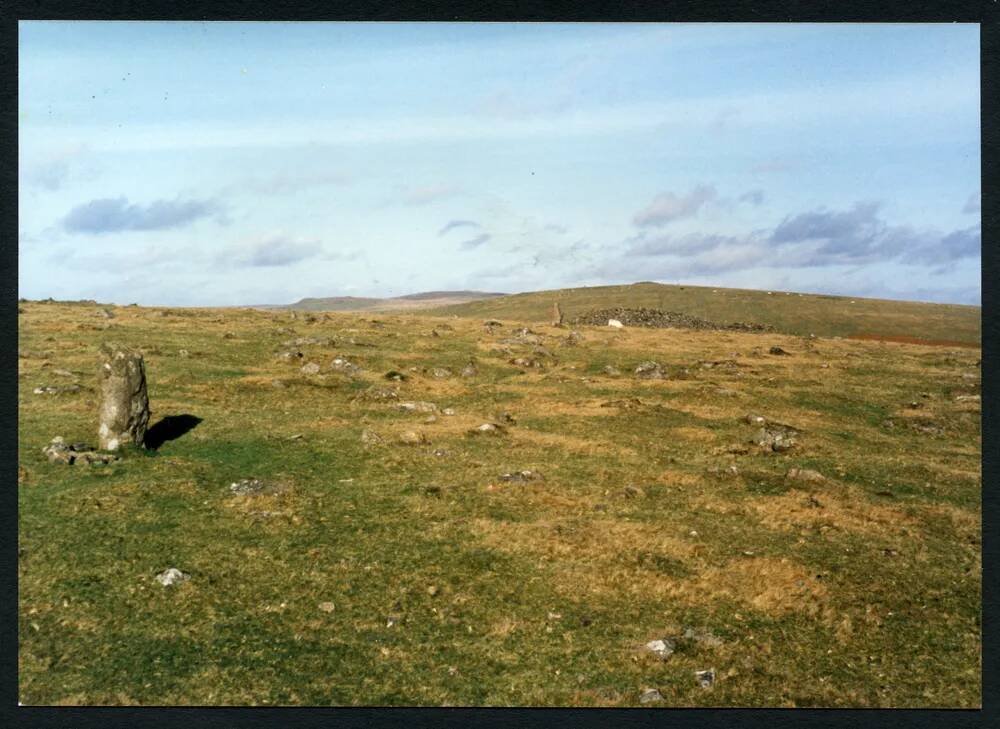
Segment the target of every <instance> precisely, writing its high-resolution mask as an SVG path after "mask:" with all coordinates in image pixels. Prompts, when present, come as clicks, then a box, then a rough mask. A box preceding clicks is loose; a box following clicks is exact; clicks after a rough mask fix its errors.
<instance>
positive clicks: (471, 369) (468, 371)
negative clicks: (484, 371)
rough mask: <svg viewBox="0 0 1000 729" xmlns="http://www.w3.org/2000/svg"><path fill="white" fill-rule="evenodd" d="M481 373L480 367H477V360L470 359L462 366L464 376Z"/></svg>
mask: <svg viewBox="0 0 1000 729" xmlns="http://www.w3.org/2000/svg"><path fill="white" fill-rule="evenodd" d="M478 374H479V369H478V368H477V367H476V360H475V359H470V360H469V363H468V364H467V365H465V367H463V368H462V377H475V376H476V375H478Z"/></svg>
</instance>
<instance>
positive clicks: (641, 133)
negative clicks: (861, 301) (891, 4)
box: [18, 21, 981, 305]
mask: <svg viewBox="0 0 1000 729" xmlns="http://www.w3.org/2000/svg"><path fill="white" fill-rule="evenodd" d="M18 113H19V150H20V160H19V254H20V264H19V265H20V272H19V289H20V295H21V296H24V297H28V298H45V297H48V296H52V297H54V298H59V299H66V298H69V299H78V298H93V299H97V300H99V301H106V302H116V303H123V304H124V303H131V302H137V303H140V304H156V305H231V304H235V305H238V304H262V303H288V302H291V301H295V300H297V299H299V298H301V297H304V296H337V295H376V296H394V295H401V294H407V293H413V292H417V291H426V290H436V289H480V290H489V291H504V292H516V291H528V290H537V289H546V288H562V287H568V286H586V285H600V284H609V283H631V282H634V281H642V280H655V281H662V282H665V283H688V284H701V285H713V286H736V287H744V288H760V289H777V290H792V291H812V292H824V293H835V294H846V295H851V296H873V297H885V298H900V299H916V300H925V301H942V302H952V303H971V304H978V303H979V302H980V246H981V243H980V241H981V224H980V211H979V195H980V149H979V146H980V141H979V138H980V130H979V29H978V26H976V25H962V24H941V25H921V24H910V25H890V24H885V25H883V24H870V25H852V24H836V25H824V24H817V25H813V24H785V25H772V24H760V25H756V24H755V25H735V24H635V25H632V24H601V23H595V24H532V23H494V24H466V23H461V24H460V23H423V24H414V23H186V22H184V23H181V22H169V23H156V22H114V23H112V22H37V21H32V22H21V23H20V26H19V108H18Z"/></svg>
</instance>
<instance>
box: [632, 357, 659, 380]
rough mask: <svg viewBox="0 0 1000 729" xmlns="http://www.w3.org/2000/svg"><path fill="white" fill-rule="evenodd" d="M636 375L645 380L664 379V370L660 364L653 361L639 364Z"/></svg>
mask: <svg viewBox="0 0 1000 729" xmlns="http://www.w3.org/2000/svg"><path fill="white" fill-rule="evenodd" d="M635 374H636V376H637V377H639V378H640V379H643V380H662V379H663V369H662V368H661V367H660V363H659V362H654V361H653V360H648V361H646V362H641V363H639V365H638V366H637V367H636V368H635Z"/></svg>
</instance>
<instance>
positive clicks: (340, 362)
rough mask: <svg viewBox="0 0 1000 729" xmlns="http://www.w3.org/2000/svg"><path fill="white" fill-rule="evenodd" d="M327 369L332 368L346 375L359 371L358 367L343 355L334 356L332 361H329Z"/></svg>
mask: <svg viewBox="0 0 1000 729" xmlns="http://www.w3.org/2000/svg"><path fill="white" fill-rule="evenodd" d="M329 369H331V370H333V371H334V372H343V373H345V374H348V375H355V374H357V373H358V372H360V371H361V368H360V367H358V366H357V365H356V364H354V363H353V362H349V361H348V360H346V359H344V358H343V357H334V358H333V361H332V362H330V366H329Z"/></svg>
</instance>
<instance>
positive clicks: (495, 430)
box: [469, 423, 507, 435]
mask: <svg viewBox="0 0 1000 729" xmlns="http://www.w3.org/2000/svg"><path fill="white" fill-rule="evenodd" d="M506 432H507V429H506V428H504V427H503V426H502V425H497V424H496V423H483V424H482V425H479V426H477V427H475V428H473V429H472V430H470V431H469V434H470V435H503V434H504V433H506Z"/></svg>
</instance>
